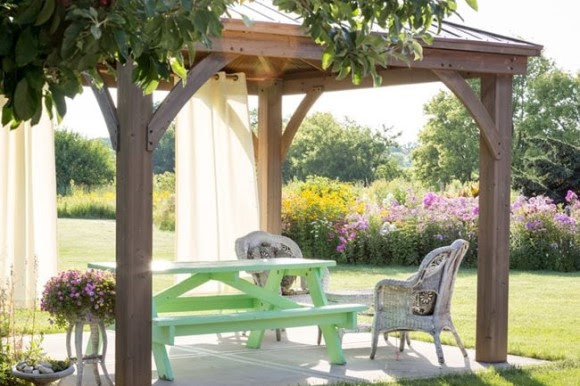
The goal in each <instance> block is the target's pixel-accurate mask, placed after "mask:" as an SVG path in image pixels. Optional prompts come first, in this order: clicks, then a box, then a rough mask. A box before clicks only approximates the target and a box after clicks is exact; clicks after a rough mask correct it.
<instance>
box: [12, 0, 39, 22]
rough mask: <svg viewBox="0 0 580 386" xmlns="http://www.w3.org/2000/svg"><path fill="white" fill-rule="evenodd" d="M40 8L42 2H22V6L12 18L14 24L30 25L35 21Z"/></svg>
mask: <svg viewBox="0 0 580 386" xmlns="http://www.w3.org/2000/svg"><path fill="white" fill-rule="evenodd" d="M41 7H42V1H38V0H27V1H23V2H22V4H21V5H20V6H19V7H18V12H17V14H16V17H15V18H14V23H16V24H20V25H24V24H32V23H33V22H34V21H35V20H36V18H37V16H38V13H39V12H40V8H41Z"/></svg>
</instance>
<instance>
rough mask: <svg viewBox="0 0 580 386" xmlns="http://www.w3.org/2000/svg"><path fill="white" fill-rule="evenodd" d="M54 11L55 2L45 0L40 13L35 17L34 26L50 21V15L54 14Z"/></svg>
mask: <svg viewBox="0 0 580 386" xmlns="http://www.w3.org/2000/svg"><path fill="white" fill-rule="evenodd" d="M54 9H55V0H45V1H44V5H43V7H42V9H41V10H40V13H39V14H38V16H37V17H36V23H34V25H36V26H38V25H43V24H44V23H46V22H47V21H48V20H50V18H51V16H52V14H53V13H54Z"/></svg>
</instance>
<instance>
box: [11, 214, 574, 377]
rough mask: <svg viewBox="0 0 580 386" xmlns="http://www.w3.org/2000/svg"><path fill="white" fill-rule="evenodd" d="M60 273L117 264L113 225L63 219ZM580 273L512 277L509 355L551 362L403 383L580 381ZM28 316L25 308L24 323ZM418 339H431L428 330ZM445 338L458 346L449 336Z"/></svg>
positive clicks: (167, 251)
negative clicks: (95, 263)
mask: <svg viewBox="0 0 580 386" xmlns="http://www.w3.org/2000/svg"><path fill="white" fill-rule="evenodd" d="M58 237H59V265H58V268H59V270H65V269H71V268H78V269H84V268H85V267H86V266H87V263H88V262H92V261H114V259H115V258H114V256H115V224H114V222H113V221H110V220H73V219H59V220H58ZM153 255H154V259H160V260H171V259H173V256H174V235H173V233H172V232H163V231H155V232H154V237H153ZM412 272H414V269H413V268H412V267H369V266H339V267H336V268H334V269H333V270H332V280H331V284H330V285H331V288H352V289H356V288H369V287H372V286H374V284H375V283H376V282H377V281H379V280H380V279H383V278H385V277H394V278H397V277H398V278H405V277H407V276H408V275H409V274H411V273H412ZM579 279H580V273H553V272H517V271H516V272H511V274H510V313H509V315H510V319H509V343H508V344H509V346H508V351H509V353H510V354H514V355H523V356H529V357H535V358H542V359H548V360H557V361H558V362H556V363H553V364H551V365H549V366H542V367H535V368H526V369H512V370H503V371H495V370H490V371H485V372H482V373H478V374H468V375H459V376H457V375H454V376H447V377H442V378H437V379H430V380H427V381H421V380H416V381H404V382H400V383H399V384H401V385H411V384H412V385H433V384H434V385H456V384H461V385H464V384H474V385H487V384H492V385H511V384H516V385H520V384H525V385H547V384H549V385H570V384H579V382H578V381H577V380H578V379H580V322H579V318H578V310H580V280H579ZM171 280H172V278H171V277H165V278H159V277H155V280H154V288H155V289H156V290H159V289H161V288H163V287H165V286H166V285H167V284H168V283H169V282H170V281H171ZM476 287H477V272H476V270H474V269H461V270H460V274H459V277H458V278H457V282H456V286H455V293H454V298H453V311H452V313H453V318H454V322H455V325H456V328H457V330H458V331H459V334H460V336H461V338H462V339H463V342H464V344H465V345H466V346H467V347H474V345H475V309H476ZM27 316H28V318H29V317H30V312H28V311H26V312H25V311H21V312H20V313H19V315H18V317H19V320H20V323H22V325H23V323H24V322H25V320H26V318H27ZM47 319H48V315H46V314H44V313H40V314H38V313H37V315H36V320H37V325H36V329H37V331H38V330H40V331H44V332H47V333H49V332H54V331H56V330H55V328H54V327H52V326H50V325H49V324H48V323H47V322H45V321H46V320H47ZM413 338H414V339H422V340H430V337H429V336H428V335H425V334H419V333H417V334H415V335H414V336H413ZM442 341H443V343H445V344H454V341H453V339H452V336H451V334H448V333H444V334H443V336H442Z"/></svg>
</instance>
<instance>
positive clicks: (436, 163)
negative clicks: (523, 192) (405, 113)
mask: <svg viewBox="0 0 580 386" xmlns="http://www.w3.org/2000/svg"><path fill="white" fill-rule="evenodd" d="M471 86H472V87H473V88H474V90H475V91H476V93H478V92H479V83H477V82H472V83H471ZM513 110H514V112H513V125H514V139H513V147H512V153H513V157H512V165H513V169H514V175H516V174H518V175H519V176H520V177H521V176H523V175H526V174H528V173H527V168H529V167H531V166H532V165H535V164H536V163H534V162H530V160H531V159H534V158H536V156H537V154H536V149H535V146H539V144H540V142H541V140H539V139H541V138H543V139H546V140H552V139H553V140H556V141H561V142H563V143H566V144H570V145H572V146H576V147H578V146H580V74H577V75H576V76H573V75H571V74H568V73H566V72H564V71H561V70H559V69H558V68H557V67H556V66H555V65H554V63H553V62H551V61H549V60H548V59H545V58H542V57H539V58H530V61H529V67H528V74H527V75H525V76H516V77H514V93H513ZM425 112H426V113H427V114H429V115H430V119H429V121H428V122H427V125H426V126H425V127H424V128H423V130H422V131H421V132H420V134H419V146H418V147H417V149H415V151H414V152H413V161H414V172H415V175H416V176H417V177H418V178H419V179H420V180H422V181H424V182H425V183H428V184H430V185H432V186H438V185H439V184H446V183H448V182H449V181H450V180H452V179H458V180H460V181H463V182H465V181H469V180H471V179H473V178H475V177H476V175H475V173H476V171H477V170H478V163H479V150H478V149H479V129H478V128H477V126H476V125H475V122H474V121H473V119H472V118H471V117H470V115H469V113H468V112H467V110H466V109H465V107H464V106H463V104H462V103H461V102H460V101H459V100H458V99H457V98H456V97H455V96H453V95H452V94H451V93H449V92H441V93H439V94H438V95H436V96H435V97H434V98H433V99H432V100H431V101H430V102H429V103H428V104H427V105H426V106H425ZM539 141H540V142H539ZM553 154H555V153H553ZM526 159H527V160H528V161H526ZM538 172H539V173H541V171H538ZM534 173H535V172H534ZM532 175H533V173H532ZM520 181H523V180H522V179H521V178H519V179H517V180H514V182H515V186H516V187H518V188H522V187H523V186H522V185H520V184H519V183H520ZM531 186H532V185H529V184H528V185H527V188H526V189H527V190H528V191H530V190H529V189H531ZM533 186H541V185H537V184H533ZM547 193H548V191H547V190H542V189H540V190H538V191H535V192H534V194H547Z"/></svg>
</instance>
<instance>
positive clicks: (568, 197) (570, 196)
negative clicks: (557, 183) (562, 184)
mask: <svg viewBox="0 0 580 386" xmlns="http://www.w3.org/2000/svg"><path fill="white" fill-rule="evenodd" d="M577 199H578V195H577V194H576V193H574V192H573V191H571V190H568V193H566V202H572V201H575V200H577Z"/></svg>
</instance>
